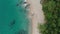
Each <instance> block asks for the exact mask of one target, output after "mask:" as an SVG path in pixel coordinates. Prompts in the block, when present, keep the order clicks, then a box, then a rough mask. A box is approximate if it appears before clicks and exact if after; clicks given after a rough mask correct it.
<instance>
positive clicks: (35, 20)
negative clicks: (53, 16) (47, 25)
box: [27, 0, 44, 34]
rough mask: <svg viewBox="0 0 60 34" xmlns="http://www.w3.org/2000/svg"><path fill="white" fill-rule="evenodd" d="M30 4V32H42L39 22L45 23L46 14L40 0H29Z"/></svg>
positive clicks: (37, 33) (32, 33) (35, 33)
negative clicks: (39, 28)
mask: <svg viewBox="0 0 60 34" xmlns="http://www.w3.org/2000/svg"><path fill="white" fill-rule="evenodd" d="M27 2H28V3H29V4H30V11H29V18H30V20H31V25H30V26H31V27H30V34H40V33H39V30H38V24H39V23H41V24H43V23H44V14H43V11H42V5H41V4H40V0H27Z"/></svg>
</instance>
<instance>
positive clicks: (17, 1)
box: [0, 0, 29, 34]
mask: <svg viewBox="0 0 60 34" xmlns="http://www.w3.org/2000/svg"><path fill="white" fill-rule="evenodd" d="M23 1H24V0H0V34H28V26H29V25H28V24H29V20H28V17H27V16H28V11H27V10H26V9H25V8H24V7H23V6H22V5H23Z"/></svg>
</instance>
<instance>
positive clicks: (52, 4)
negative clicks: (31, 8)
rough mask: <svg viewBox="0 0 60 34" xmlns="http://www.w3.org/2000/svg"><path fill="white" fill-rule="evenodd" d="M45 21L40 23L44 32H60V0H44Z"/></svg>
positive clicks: (58, 33) (52, 33) (41, 30)
mask: <svg viewBox="0 0 60 34" xmlns="http://www.w3.org/2000/svg"><path fill="white" fill-rule="evenodd" d="M41 2H42V10H43V12H44V15H45V21H46V22H45V23H44V24H43V25H41V24H40V25H39V31H40V33H42V34H60V0H42V1H41Z"/></svg>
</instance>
